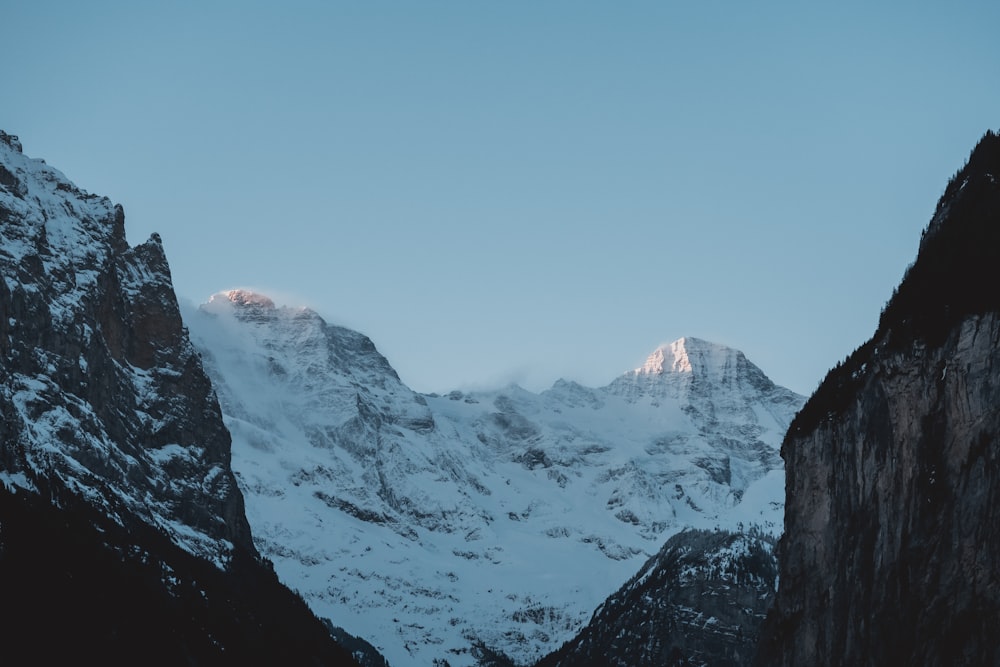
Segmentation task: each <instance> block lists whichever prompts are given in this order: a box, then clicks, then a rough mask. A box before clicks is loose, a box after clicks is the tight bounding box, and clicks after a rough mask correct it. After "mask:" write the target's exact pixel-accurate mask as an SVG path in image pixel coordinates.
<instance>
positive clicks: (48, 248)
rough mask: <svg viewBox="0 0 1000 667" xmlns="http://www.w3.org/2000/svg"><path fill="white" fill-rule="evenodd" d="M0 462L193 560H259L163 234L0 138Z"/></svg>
mask: <svg viewBox="0 0 1000 667" xmlns="http://www.w3.org/2000/svg"><path fill="white" fill-rule="evenodd" d="M0 139H2V141H0V164H2V165H3V178H2V179H0V180H2V184H0V275H2V277H3V280H0V411H2V414H3V416H4V419H3V421H2V423H0V438H2V442H3V447H2V448H0V450H2V453H0V463H2V471H3V472H2V474H4V475H5V478H6V480H7V481H8V482H10V483H13V484H15V485H22V484H23V485H24V486H25V487H27V488H29V489H30V488H34V487H35V486H37V484H35V482H34V481H33V480H37V479H38V478H45V479H46V483H47V484H49V485H51V484H58V485H62V486H65V487H66V488H68V489H71V490H74V491H76V492H81V493H84V494H86V495H88V496H89V497H90V498H91V499H92V501H93V502H95V503H96V504H99V505H101V506H102V507H104V509H105V510H106V511H107V512H109V513H110V514H112V515H115V516H117V517H118V519H119V521H121V522H127V521H128V520H130V518H131V517H138V518H139V519H140V520H142V521H145V522H148V523H151V524H153V525H155V526H158V527H159V528H160V529H161V530H164V531H165V532H167V533H168V534H170V535H171V536H172V537H173V539H174V540H175V542H177V543H178V544H179V545H181V546H183V547H184V548H186V549H188V550H189V551H191V552H192V553H197V554H199V555H203V556H207V557H209V558H212V559H215V560H217V561H218V562H220V563H222V562H225V560H226V558H227V553H228V552H229V551H231V549H232V547H233V545H239V546H240V547H242V548H245V549H248V550H250V551H251V552H253V549H254V547H253V543H252V541H251V539H250V530H249V525H248V524H247V521H246V518H245V514H244V509H243V499H242V496H241V495H240V492H239V490H238V488H237V486H236V482H235V479H234V477H233V474H232V470H231V468H230V437H229V433H228V431H227V430H226V428H225V426H224V424H223V422H222V414H221V412H220V410H219V406H218V402H217V401H216V399H215V394H214V392H213V389H212V386H211V383H210V381H209V379H208V377H207V376H206V375H205V373H204V371H203V370H202V367H201V363H200V360H199V357H198V355H197V353H196V352H195V350H194V348H192V347H191V344H190V342H189V341H188V339H187V333H186V330H185V329H184V327H183V324H182V322H181V317H180V313H179V311H178V307H177V301H176V298H175V296H174V292H173V287H172V285H171V279H170V270H169V268H168V266H167V260H166V257H165V256H164V253H163V248H162V245H161V243H160V239H159V237H158V236H156V235H153V237H152V238H150V239H149V241H147V242H146V243H144V244H141V245H139V246H136V247H134V248H130V247H129V246H128V243H127V242H126V239H125V228H124V222H125V215H124V212H123V210H122V208H121V206H117V205H114V204H112V202H111V201H110V200H109V199H107V198H105V197H97V196H95V195H91V194H88V193H86V192H83V191H81V190H79V189H78V188H77V187H76V186H74V185H73V184H72V183H70V182H69V181H68V180H66V178H65V177H64V176H63V175H62V174H61V173H59V172H58V171H56V170H55V169H52V168H51V167H48V166H47V165H46V164H45V163H44V162H42V161H41V160H33V159H30V158H28V157H26V156H24V155H23V154H22V153H21V151H20V143H19V142H17V141H15V140H14V139H13V138H12V137H11V136H10V135H4V136H3V137H0Z"/></svg>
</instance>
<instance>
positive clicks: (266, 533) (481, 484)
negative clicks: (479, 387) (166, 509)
mask: <svg viewBox="0 0 1000 667" xmlns="http://www.w3.org/2000/svg"><path fill="white" fill-rule="evenodd" d="M185 319H186V322H187V324H188V326H189V327H190V330H191V337H192V341H193V342H194V344H195V346H196V347H197V348H198V349H199V350H200V351H201V353H202V356H203V360H204V364H205V367H206V369H207V371H208V373H209V375H210V376H211V377H212V379H213V382H214V384H215V386H216V389H217V392H218V396H219V400H220V403H221V405H222V410H223V415H224V419H225V423H226V425H227V426H228V427H229V429H230V431H231V433H232V437H233V467H234V470H235V471H236V476H237V480H238V483H239V486H240V488H241V489H242V491H243V494H244V496H245V498H246V504H247V517H248V519H249V521H250V524H251V526H252V528H253V533H254V540H255V544H256V546H257V548H258V549H259V550H260V551H261V552H262V553H264V554H265V555H267V556H268V557H269V558H270V559H272V560H273V561H274V563H275V567H276V570H277V572H278V573H279V575H280V577H281V578H282V580H283V581H285V582H286V583H287V584H288V585H289V586H291V587H292V588H294V589H296V590H298V591H299V592H300V593H301V594H302V595H303V596H304V598H305V599H306V600H307V601H308V603H309V604H310V605H311V607H312V608H313V610H314V611H316V613H317V614H319V615H320V616H326V617H330V618H333V619H336V620H337V622H338V624H342V625H343V626H344V628H345V629H346V630H347V631H348V632H350V633H351V634H354V635H357V636H361V637H364V638H365V639H368V640H369V641H371V642H372V643H373V644H375V645H376V646H377V647H378V648H379V650H380V651H382V652H383V654H384V655H385V656H386V657H387V658H388V660H389V662H390V663H391V664H393V665H394V666H396V667H402V666H404V665H423V664H432V663H433V662H435V661H447V663H449V664H451V665H468V664H474V663H475V662H476V660H477V657H478V656H479V655H482V654H483V653H484V652H488V651H499V652H501V653H503V654H505V655H507V656H509V657H510V658H512V659H513V660H514V661H516V662H518V663H530V662H533V661H535V660H537V659H538V658H540V657H542V656H543V655H545V654H547V653H548V652H550V651H551V650H553V649H555V648H558V647H559V646H560V645H561V644H562V643H563V642H564V641H566V640H568V639H569V638H571V637H572V636H573V635H575V634H576V632H577V631H578V630H579V629H580V628H581V627H582V626H583V625H584V624H585V623H586V622H587V620H588V619H589V617H590V615H591V612H592V611H593V610H594V608H595V607H597V606H598V605H599V604H600V603H602V602H603V601H604V600H605V598H607V597H608V595H610V594H611V593H613V592H614V591H615V590H617V589H618V588H619V587H620V586H621V585H622V584H623V583H624V582H626V581H627V580H628V579H629V578H630V577H631V576H632V575H633V574H634V573H635V572H636V571H637V570H638V569H639V567H640V566H641V565H642V564H643V563H644V562H645V561H646V560H647V559H648V558H649V557H650V555H652V554H654V553H656V552H658V551H659V549H660V547H661V545H662V544H663V543H664V541H666V540H667V538H669V537H670V536H671V535H674V534H675V533H677V532H679V531H681V530H682V529H684V528H688V527H698V528H714V527H724V528H733V527H735V526H736V525H737V524H738V523H740V522H742V523H743V524H744V525H750V524H753V525H757V526H759V527H761V528H762V529H763V530H765V531H770V532H776V531H778V530H780V523H781V511H782V502H783V497H784V477H783V473H782V470H781V460H780V458H779V457H778V453H777V448H778V444H779V442H780V439H781V437H782V435H783V433H784V431H785V428H786V427H787V425H788V423H789V422H790V420H791V419H792V417H793V415H794V414H795V412H796V410H797V409H798V408H799V407H800V405H801V403H802V400H803V399H802V397H800V396H798V395H796V394H794V393H792V392H790V391H788V390H786V389H783V388H780V387H777V386H775V385H774V384H773V383H772V382H771V381H770V380H768V379H767V377H766V376H765V375H764V374H763V373H762V372H761V371H760V370H759V369H758V368H757V367H755V366H754V365H753V364H751V363H750V362H749V361H747V359H746V358H745V357H744V356H743V354H742V353H740V352H738V351H735V350H732V349H728V348H725V347H723V346H719V345H714V344H712V343H708V342H705V341H701V340H697V339H692V338H686V339H681V340H679V341H676V342H675V343H672V344H670V345H666V346H663V347H661V348H658V349H657V350H656V351H654V353H653V354H652V355H651V356H650V357H649V360H648V361H647V363H646V364H645V365H644V366H643V367H641V368H639V369H636V370H635V371H632V372H629V373H626V374H624V375H622V376H621V377H619V378H617V379H616V380H614V381H613V382H612V383H610V384H609V385H608V386H606V387H603V388H599V389H593V388H588V387H583V386H580V385H578V384H576V383H572V382H565V381H560V382H557V383H556V384H555V385H554V386H553V387H552V388H551V389H549V390H547V391H544V392H542V393H541V394H534V393H531V392H528V391H525V390H523V389H521V388H519V387H516V386H511V387H507V388H505V389H501V390H498V391H489V392H475V393H462V392H457V391H456V392H452V393H450V394H447V395H444V396H438V395H419V394H416V393H415V392H413V391H411V390H410V389H409V388H407V387H406V386H405V385H404V384H403V383H402V382H401V381H400V379H399V377H398V376H397V374H396V373H395V371H394V370H393V369H392V367H391V366H390V365H389V363H388V362H387V361H386V359H385V358H384V357H382V355H380V354H379V353H378V351H377V350H376V349H375V347H374V345H373V344H372V342H371V341H370V340H369V339H367V338H366V337H364V336H363V335H361V334H358V333H356V332H353V331H350V330H347V329H343V328H341V327H336V326H332V325H329V324H327V323H326V322H324V321H323V320H322V318H320V317H319V316H318V315H317V314H316V313H315V312H313V311H311V310H309V309H293V308H287V307H277V306H275V304H274V303H272V302H271V300H270V299H268V298H267V297H265V296H263V295H260V294H255V293H251V292H247V291H241V290H235V291H231V292H227V293H222V294H217V295H215V296H214V297H212V299H211V300H210V301H209V302H208V303H207V304H205V305H203V306H202V307H200V308H199V309H197V310H192V311H191V312H188V313H185Z"/></svg>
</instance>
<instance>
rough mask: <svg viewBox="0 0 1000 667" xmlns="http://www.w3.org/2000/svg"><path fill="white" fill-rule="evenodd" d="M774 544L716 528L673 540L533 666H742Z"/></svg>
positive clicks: (768, 586)
mask: <svg viewBox="0 0 1000 667" xmlns="http://www.w3.org/2000/svg"><path fill="white" fill-rule="evenodd" d="M774 542H775V539H774V538H773V537H771V536H770V535H766V534H760V533H751V534H741V533H730V532H728V531H721V530H716V531H704V530H689V531H685V532H683V533H679V534H678V535H675V536H673V537H672V538H670V539H669V540H667V542H666V544H664V545H663V548H662V549H660V551H659V553H657V554H656V555H655V556H653V557H652V558H650V559H649V560H648V561H647V562H646V564H645V565H644V566H643V567H642V569H641V570H640V571H639V573H638V574H636V575H635V576H634V577H633V578H632V579H631V580H630V581H629V582H628V583H626V584H625V585H624V586H622V588H621V589H619V590H618V592H617V593H615V594H614V595H612V596H611V597H609V598H608V599H607V601H606V602H605V603H604V604H603V605H601V607H599V608H598V609H597V611H596V612H594V616H593V618H591V620H590V623H588V624H587V626H586V627H585V628H584V629H583V630H582V631H581V632H580V633H579V634H578V635H577V636H576V637H574V638H573V639H572V640H571V641H569V642H567V643H566V644H564V645H563V647H562V648H561V649H559V650H558V651H556V652H554V653H552V654H551V655H549V656H547V657H546V658H544V659H543V660H542V661H541V662H539V663H538V666H537V667H571V666H572V667H608V666H609V665H619V666H621V667H626V666H627V667H654V666H660V665H670V666H671V667H675V666H676V667H680V666H683V665H702V664H707V665H713V667H735V666H738V665H746V664H749V662H750V660H751V659H752V657H753V651H754V646H755V645H756V641H757V630H758V628H759V627H760V623H761V621H762V620H763V618H764V613H765V611H766V610H767V608H768V606H770V603H771V600H772V598H773V596H774V584H775V576H776V574H777V564H776V562H775V559H774V553H773V547H774Z"/></svg>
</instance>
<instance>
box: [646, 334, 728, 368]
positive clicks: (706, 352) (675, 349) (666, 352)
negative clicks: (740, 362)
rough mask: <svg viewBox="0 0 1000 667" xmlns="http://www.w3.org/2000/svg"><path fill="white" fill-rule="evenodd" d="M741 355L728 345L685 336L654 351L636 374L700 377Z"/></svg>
mask: <svg viewBox="0 0 1000 667" xmlns="http://www.w3.org/2000/svg"><path fill="white" fill-rule="evenodd" d="M741 354H742V353H741V352H739V351H737V350H733V349H731V348H728V347H726V346H725V345H719V344H717V343H710V342H708V341H706V340H702V339H700V338H691V337H690V336H686V337H684V338H678V339H677V340H675V341H674V342H672V343H665V344H663V345H661V346H659V347H658V348H656V349H655V350H653V353H652V354H650V355H649V356H648V357H647V358H646V362H645V363H644V364H643V365H642V366H640V367H639V368H637V369H635V371H633V373H634V374H635V375H663V374H666V373H693V374H699V373H701V372H704V371H705V370H706V369H708V368H712V367H716V366H719V365H722V364H724V363H725V361H726V360H727V359H729V358H730V357H732V356H733V355H741Z"/></svg>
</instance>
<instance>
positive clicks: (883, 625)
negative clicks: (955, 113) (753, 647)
mask: <svg viewBox="0 0 1000 667" xmlns="http://www.w3.org/2000/svg"><path fill="white" fill-rule="evenodd" d="M998 181H1000V138H998V137H997V136H996V135H995V134H993V133H992V132H991V133H987V135H986V136H985V137H983V139H982V140H981V141H980V143H979V144H978V145H977V147H976V148H975V150H974V151H973V152H972V155H971V156H970V158H969V161H968V163H967V165H966V166H965V167H964V168H963V169H962V170H961V171H959V172H958V174H956V175H955V177H954V178H953V179H952V181H951V183H949V185H948V187H947V189H946V191H945V193H944V195H943V197H942V198H941V201H940V203H939V205H938V208H937V211H936V213H935V215H934V218H933V219H932V221H931V223H930V225H929V227H928V229H927V231H926V232H925V234H924V238H923V240H922V242H921V246H920V251H919V254H918V257H917V260H916V262H915V263H914V264H913V266H912V267H911V268H910V269H909V270H908V271H907V274H906V276H905V278H904V280H903V282H902V284H901V285H900V286H899V288H898V289H897V291H896V293H895V294H894V295H893V297H892V299H891V300H890V301H889V303H888V304H887V306H886V308H885V310H884V311H883V314H882V318H881V321H880V324H879V328H878V331H877V332H876V334H875V336H874V337H873V338H872V340H870V341H869V342H868V343H866V344H865V345H863V346H862V347H861V348H859V349H858V350H857V351H855V352H854V353H853V354H852V355H851V356H850V357H848V358H847V360H845V362H844V363H843V364H841V365H839V366H838V367H837V368H835V369H833V370H832V371H831V372H830V373H829V375H828V376H827V378H826V379H825V380H824V382H823V383H822V384H821V385H820V387H819V388H818V389H817V391H816V393H815V394H814V395H813V397H812V398H811V399H810V400H809V401H808V402H807V404H806V406H805V407H804V408H803V410H802V411H801V412H800V413H799V415H798V416H797V417H796V419H795V420H794V421H793V423H792V426H791V428H790V429H789V432H788V435H787V436H786V439H785V441H784V444H783V447H782V456H783V457H784V459H785V470H786V480H787V481H786V490H787V498H786V510H785V512H786V514H785V535H784V537H783V538H782V540H781V544H780V547H779V561H780V582H781V583H780V588H779V591H778V594H777V597H776V602H775V606H774V608H773V610H772V611H771V613H770V614H769V616H768V619H767V621H766V624H765V629H764V631H763V634H762V640H761V644H760V648H759V654H758V661H757V662H758V664H759V665H788V666H792V665H941V666H944V665H1000V641H998V639H997V635H996V632H997V629H998V628H1000V521H997V519H996V517H995V516H994V510H995V508H996V507H998V506H1000V448H998V442H997V441H998V438H1000V182H998Z"/></svg>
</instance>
